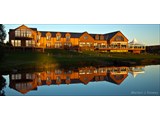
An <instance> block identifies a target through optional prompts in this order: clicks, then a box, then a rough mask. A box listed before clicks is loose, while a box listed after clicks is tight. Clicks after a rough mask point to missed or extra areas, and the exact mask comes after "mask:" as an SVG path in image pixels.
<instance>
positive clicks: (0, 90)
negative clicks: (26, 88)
mask: <svg viewBox="0 0 160 120" xmlns="http://www.w3.org/2000/svg"><path fill="white" fill-rule="evenodd" d="M5 86H6V79H5V78H4V77H3V76H2V75H0V96H5V92H4V90H3V89H4V88H5Z"/></svg>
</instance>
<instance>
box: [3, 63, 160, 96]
mask: <svg viewBox="0 0 160 120" xmlns="http://www.w3.org/2000/svg"><path fill="white" fill-rule="evenodd" d="M1 79H2V80H0V87H1V88H0V94H1V95H5V96H159V95H160V65H150V66H132V67H126V66H119V67H114V66H113V67H111V66H106V67H99V68H97V67H93V66H91V67H82V68H77V69H62V68H55V69H47V70H41V71H38V70H36V71H23V72H22V71H13V72H12V73H9V74H7V75H2V76H1Z"/></svg>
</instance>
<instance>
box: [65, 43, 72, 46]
mask: <svg viewBox="0 0 160 120" xmlns="http://www.w3.org/2000/svg"><path fill="white" fill-rule="evenodd" d="M64 45H65V46H68V47H71V46H72V43H70V42H69V43H68V42H66V43H64Z"/></svg>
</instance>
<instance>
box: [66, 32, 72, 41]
mask: <svg viewBox="0 0 160 120" xmlns="http://www.w3.org/2000/svg"><path fill="white" fill-rule="evenodd" d="M70 38H71V35H70V34H69V33H67V34H66V41H69V40H70Z"/></svg>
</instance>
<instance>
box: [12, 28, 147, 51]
mask: <svg viewBox="0 0 160 120" xmlns="http://www.w3.org/2000/svg"><path fill="white" fill-rule="evenodd" d="M9 42H10V44H12V46H13V47H14V48H43V49H55V48H56V49H70V50H78V51H83V50H91V51H96V50H97V51H100V52H128V51H129V50H130V51H133V49H130V48H129V47H128V39H127V38H126V37H125V36H124V35H123V33H122V32H121V31H115V32H111V33H106V34H98V33H97V34H90V33H88V32H83V33H75V32H58V31H57V32H53V31H38V30H37V28H29V27H27V26H25V25H21V26H19V27H18V28H16V29H10V30H9ZM139 50H140V51H142V50H145V49H143V48H139Z"/></svg>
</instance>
